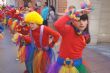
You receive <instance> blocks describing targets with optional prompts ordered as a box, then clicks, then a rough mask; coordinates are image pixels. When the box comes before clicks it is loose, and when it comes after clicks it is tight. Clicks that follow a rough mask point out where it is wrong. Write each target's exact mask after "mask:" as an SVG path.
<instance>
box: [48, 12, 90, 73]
mask: <svg viewBox="0 0 110 73" xmlns="http://www.w3.org/2000/svg"><path fill="white" fill-rule="evenodd" d="M88 23H89V22H88V15H87V14H82V15H81V16H80V19H79V21H77V20H74V19H73V18H72V17H71V16H68V15H65V16H62V17H61V18H60V19H58V20H57V21H56V22H55V24H54V26H55V28H56V29H57V30H58V32H59V33H60V34H61V36H62V41H61V45H60V50H59V56H58V58H57V62H56V63H55V64H54V65H53V66H52V67H50V69H49V72H48V73H87V72H88V71H87V69H86V67H85V66H84V64H83V59H82V53H83V50H84V48H85V46H86V43H89V41H90V35H89V31H88V26H89V25H88Z"/></svg>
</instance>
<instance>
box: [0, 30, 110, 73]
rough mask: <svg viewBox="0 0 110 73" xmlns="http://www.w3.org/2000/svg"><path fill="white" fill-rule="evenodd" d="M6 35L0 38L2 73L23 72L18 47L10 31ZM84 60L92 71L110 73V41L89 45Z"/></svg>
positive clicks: (0, 68) (0, 71) (0, 70)
mask: <svg viewBox="0 0 110 73" xmlns="http://www.w3.org/2000/svg"><path fill="white" fill-rule="evenodd" d="M4 35H5V38H4V39H3V40H0V73H23V71H24V70H25V66H24V64H20V63H19V62H18V61H16V60H15V59H16V52H17V47H16V45H15V44H13V43H12V42H11V35H10V33H9V31H8V30H7V31H5V32H4ZM56 45H58V44H56ZM57 47H58V46H56V47H55V49H57ZM84 60H86V62H87V64H88V67H89V68H90V70H91V72H92V73H110V72H109V71H110V43H108V44H107V43H106V44H98V45H95V46H90V45H89V46H87V48H86V49H85V51H84Z"/></svg>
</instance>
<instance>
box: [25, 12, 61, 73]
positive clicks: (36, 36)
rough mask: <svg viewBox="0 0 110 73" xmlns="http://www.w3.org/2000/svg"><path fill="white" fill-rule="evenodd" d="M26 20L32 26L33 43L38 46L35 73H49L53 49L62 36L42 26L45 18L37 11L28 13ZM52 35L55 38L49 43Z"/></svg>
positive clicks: (34, 63)
mask: <svg viewBox="0 0 110 73" xmlns="http://www.w3.org/2000/svg"><path fill="white" fill-rule="evenodd" d="M24 20H25V22H27V23H29V25H30V28H31V34H32V37H33V42H34V44H35V46H36V51H35V57H34V61H33V73H47V71H48V68H49V66H50V64H51V61H52V56H53V51H52V47H53V46H54V44H55V43H56V42H57V40H58V39H59V36H60V35H59V33H57V32H55V31H54V30H52V29H50V28H49V27H47V26H44V25H42V23H43V18H42V17H41V16H40V15H39V13H37V12H35V11H33V12H29V13H27V14H26V16H25V19H24ZM50 35H51V36H53V40H52V42H51V43H49V36H50Z"/></svg>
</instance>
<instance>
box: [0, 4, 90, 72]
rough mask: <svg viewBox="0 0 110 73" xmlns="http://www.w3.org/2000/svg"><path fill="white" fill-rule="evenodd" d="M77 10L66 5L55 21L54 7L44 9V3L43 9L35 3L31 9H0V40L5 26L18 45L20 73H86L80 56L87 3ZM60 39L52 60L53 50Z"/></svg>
mask: <svg viewBox="0 0 110 73" xmlns="http://www.w3.org/2000/svg"><path fill="white" fill-rule="evenodd" d="M84 4H86V5H85V6H84ZM81 7H82V9H81V10H76V7H75V6H70V7H69V8H67V10H66V12H65V15H63V16H61V17H60V18H59V19H57V18H56V15H55V8H54V7H53V6H50V7H48V3H47V2H45V3H43V7H39V6H37V4H35V6H34V7H33V5H32V3H28V7H19V8H14V7H12V6H5V7H3V6H1V10H0V39H3V34H2V32H3V30H4V28H3V26H6V27H8V29H9V30H10V34H12V35H13V37H12V41H13V42H14V43H15V44H17V45H18V46H19V48H18V51H17V59H18V60H19V61H20V62H21V63H25V67H26V70H25V71H24V73H89V70H88V68H87V67H86V65H85V64H84V63H83V59H82V55H83V50H84V48H85V46H86V44H88V43H89V42H90V34H89V28H88V27H89V18H88V13H90V12H91V3H86V2H84V3H83V5H82V6H81ZM48 24H50V25H53V26H54V28H55V29H56V30H54V29H53V28H52V27H53V26H50V27H49V25H48ZM50 36H51V37H50ZM4 37H5V36H4ZM60 37H61V38H62V40H61V44H60V48H59V52H58V53H57V54H58V57H57V60H55V59H54V58H55V54H54V51H53V47H54V45H55V43H57V42H58V40H59V38H60ZM50 39H51V42H50Z"/></svg>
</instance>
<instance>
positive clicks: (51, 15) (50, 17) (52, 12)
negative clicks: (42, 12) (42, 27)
mask: <svg viewBox="0 0 110 73" xmlns="http://www.w3.org/2000/svg"><path fill="white" fill-rule="evenodd" d="M55 19H56V16H55V8H54V7H53V6H50V10H49V15H48V24H49V26H50V27H51V28H53V23H54V21H55Z"/></svg>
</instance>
